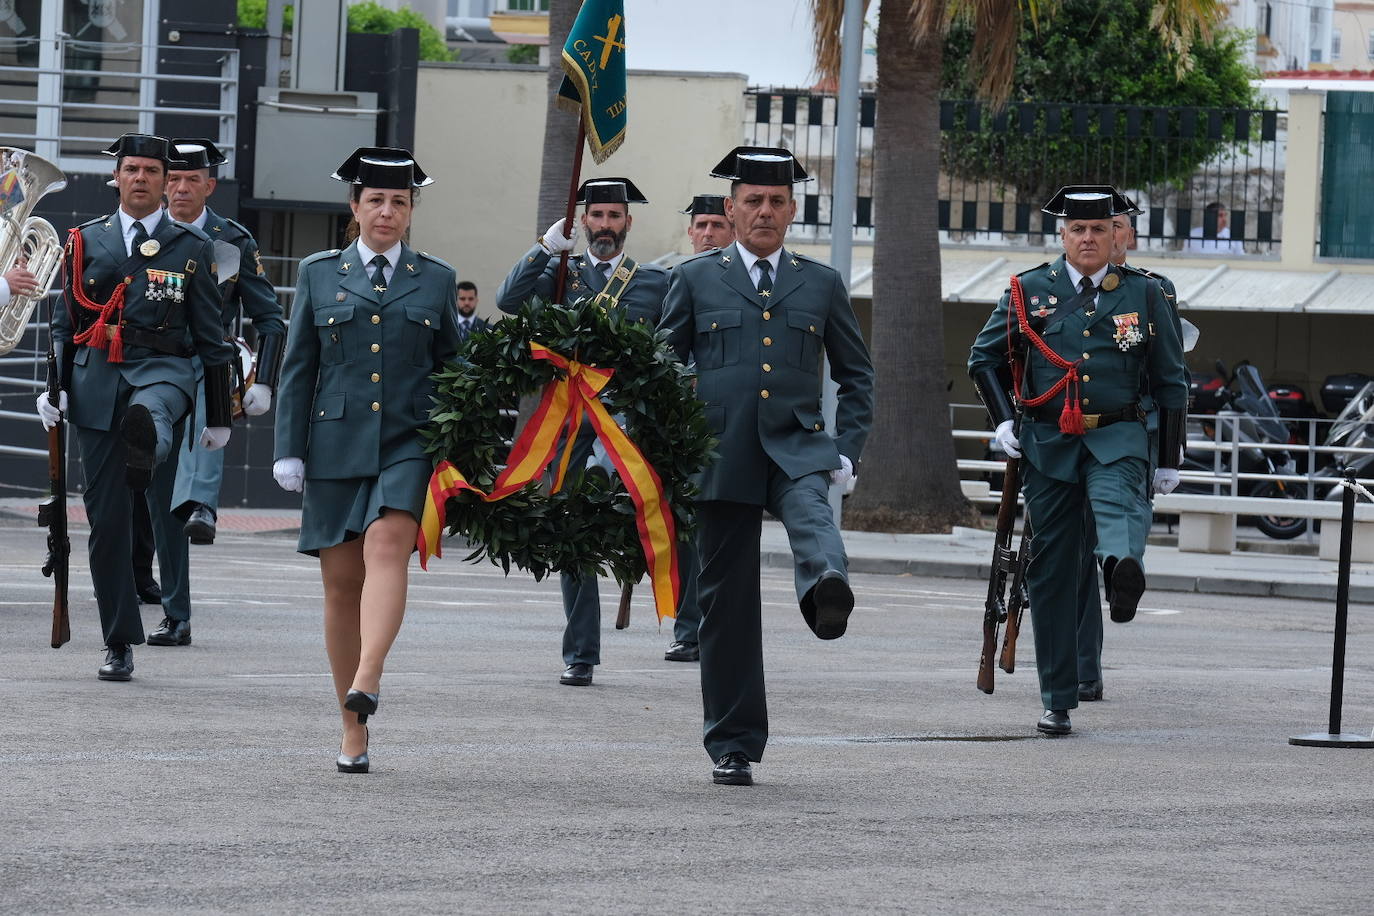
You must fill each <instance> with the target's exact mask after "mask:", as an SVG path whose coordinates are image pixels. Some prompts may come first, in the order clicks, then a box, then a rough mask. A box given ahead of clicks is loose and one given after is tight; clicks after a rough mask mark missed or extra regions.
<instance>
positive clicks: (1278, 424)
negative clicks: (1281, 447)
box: [1235, 365, 1288, 442]
mask: <svg viewBox="0 0 1374 916" xmlns="http://www.w3.org/2000/svg"><path fill="white" fill-rule="evenodd" d="M1236 387H1237V388H1239V389H1240V390H1239V392H1238V393H1237V394H1236V397H1235V403H1236V406H1237V407H1239V408H1240V409H1241V410H1243V411H1245V412H1246V413H1248V414H1249V415H1250V416H1251V417H1253V418H1254V420H1255V428H1256V430H1257V431H1258V432H1259V434H1260V436H1261V437H1262V438H1263V439H1264V440H1265V441H1267V442H1287V441H1288V427H1287V426H1285V425H1284V422H1283V420H1282V418H1280V417H1279V410H1278V408H1277V407H1275V406H1274V402H1273V401H1271V400H1270V399H1269V391H1268V389H1266V388H1265V387H1264V378H1263V377H1261V376H1260V373H1259V370H1258V369H1256V368H1255V367H1254V366H1250V365H1245V366H1238V367H1237V368H1236Z"/></svg>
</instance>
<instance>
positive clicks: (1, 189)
mask: <svg viewBox="0 0 1374 916" xmlns="http://www.w3.org/2000/svg"><path fill="white" fill-rule="evenodd" d="M66 186H67V176H65V175H63V174H62V171H61V169H59V168H58V167H57V166H55V165H53V164H52V163H51V162H49V161H48V160H46V159H44V158H43V157H41V156H36V155H34V154H33V153H30V152H28V151H27V150H22V149H15V148H13V147H9V146H0V274H5V273H8V272H9V271H10V270H11V269H12V268H14V267H15V266H16V265H17V264H18V263H19V262H20V261H21V260H22V261H25V262H26V266H27V268H28V270H29V272H30V273H32V274H33V275H34V276H35V277H37V278H38V289H36V290H35V291H34V292H33V293H32V294H30V295H27V296H20V295H14V296H11V297H10V301H9V302H0V356H3V355H4V354H6V353H8V352H10V351H11V350H13V349H14V348H15V347H16V346H18V344H19V341H20V340H21V339H23V337H24V330H25V328H27V327H28V324H29V317H30V316H31V315H32V314H33V310H34V307H35V306H36V305H38V300H39V299H41V298H43V297H44V296H46V295H47V294H48V287H49V286H50V285H52V279H53V276H54V275H55V274H56V273H57V266H58V265H59V264H61V263H62V239H61V238H60V237H59V236H58V234H57V230H56V229H54V228H53V227H52V223H50V222H48V221H47V220H45V219H40V218H39V217H36V216H30V214H31V213H33V211H34V209H35V208H36V207H37V206H38V201H39V200H41V199H42V198H43V196H44V195H46V194H51V193H52V192H53V191H60V190H62V189H63V188H65V187H66Z"/></svg>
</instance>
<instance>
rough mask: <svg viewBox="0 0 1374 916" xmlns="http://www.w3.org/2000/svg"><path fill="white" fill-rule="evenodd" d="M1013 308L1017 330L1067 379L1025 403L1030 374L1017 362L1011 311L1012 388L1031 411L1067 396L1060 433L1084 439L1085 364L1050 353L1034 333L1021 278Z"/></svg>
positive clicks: (1013, 282)
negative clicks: (1024, 382) (1025, 378)
mask: <svg viewBox="0 0 1374 916" xmlns="http://www.w3.org/2000/svg"><path fill="white" fill-rule="evenodd" d="M1011 304H1012V308H1013V309H1014V310H1015V312H1016V322H1017V326H1018V327H1019V328H1020V329H1021V333H1022V334H1024V335H1025V336H1026V339H1028V340H1029V341H1030V342H1031V343H1033V344H1034V345H1035V349H1037V350H1039V351H1040V355H1041V356H1043V357H1045V359H1046V360H1047V361H1048V362H1049V363H1050V365H1052V366H1055V367H1057V368H1059V369H1063V370H1064V375H1063V376H1062V377H1061V378H1060V379H1059V381H1057V382H1055V383H1054V386H1053V387H1052V388H1050V390H1049V391H1046V392H1045V393H1044V394H1040V395H1036V396H1035V397H1033V398H1026V399H1023V398H1022V397H1021V377H1022V375H1024V373H1025V371H1026V367H1025V366H1023V365H1021V363H1020V361H1019V360H1018V359H1017V358H1016V347H1015V346H1014V340H1013V336H1014V335H1013V334H1012V326H1011V314H1012V309H1008V310H1007V357H1008V359H1009V360H1010V361H1011V379H1012V386H1013V388H1014V389H1015V392H1016V399H1017V400H1018V401H1020V402H1021V403H1022V404H1025V405H1026V406H1027V407H1039V406H1040V405H1041V404H1044V403H1045V402H1046V401H1048V400H1049V399H1050V398H1052V397H1054V396H1055V395H1056V394H1058V393H1059V392H1061V391H1062V392H1064V410H1063V411H1062V412H1061V413H1060V414H1059V431H1060V432H1061V433H1066V434H1067V435H1070V436H1081V435H1083V433H1084V432H1086V430H1085V429H1084V428H1083V405H1082V403H1081V402H1080V400H1079V399H1080V397H1081V395H1082V390H1081V386H1080V384H1079V381H1078V366H1079V364H1080V363H1081V362H1082V360H1078V359H1076V360H1074V361H1073V362H1069V361H1068V360H1066V359H1065V358H1064V357H1062V356H1060V355H1059V354H1058V353H1056V352H1054V351H1053V350H1051V349H1050V345H1049V344H1047V343H1045V340H1044V338H1042V337H1041V336H1040V335H1039V334H1037V333H1035V331H1034V330H1032V329H1031V326H1030V321H1028V320H1027V319H1026V297H1025V294H1024V293H1023V292H1022V290H1021V278H1020V277H1012V278H1011Z"/></svg>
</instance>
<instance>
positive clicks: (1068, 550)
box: [969, 185, 1188, 735]
mask: <svg viewBox="0 0 1374 916" xmlns="http://www.w3.org/2000/svg"><path fill="white" fill-rule="evenodd" d="M1133 206H1134V205H1133V204H1131V202H1130V201H1128V200H1126V199H1125V198H1124V197H1123V196H1122V195H1120V194H1119V193H1117V192H1116V191H1115V190H1113V189H1112V188H1109V187H1108V188H1104V187H1101V186H1088V185H1076V186H1069V187H1066V188H1063V189H1061V190H1060V192H1059V193H1058V194H1056V195H1055V196H1054V199H1053V200H1051V201H1050V202H1049V203H1048V204H1046V205H1045V208H1044V211H1045V212H1046V213H1049V214H1050V215H1052V216H1057V217H1059V218H1061V219H1062V220H1063V221H1064V222H1063V223H1062V224H1061V229H1060V235H1061V238H1062V240H1063V243H1064V255H1063V256H1061V257H1060V258H1058V259H1057V260H1056V261H1054V262H1053V263H1052V264H1042V265H1041V266H1040V267H1037V268H1034V269H1033V270H1029V271H1026V272H1025V273H1023V274H1021V275H1020V276H1019V277H1018V278H1017V286H1018V287H1019V288H1020V290H1021V298H1020V301H1019V304H1018V303H1014V302H1013V296H1012V291H1010V290H1009V291H1008V293H1007V294H1006V295H1004V296H1003V297H1002V299H1001V301H1000V302H999V303H998V305H997V308H996V309H995V310H994V311H993V313H992V316H991V317H990V318H989V319H988V322H987V324H986V325H985V326H984V328H983V330H982V331H981V332H980V333H979V335H978V337H977V339H976V340H975V341H974V344H973V349H972V352H971V353H970V356H969V375H970V376H971V377H972V378H973V382H974V385H975V387H976V388H977V389H978V393H979V396H980V397H981V398H982V399H983V403H984V405H985V406H986V407H987V409H988V413H989V415H990V416H991V418H992V421H993V424H994V426H995V428H996V433H995V436H996V439H997V443H998V445H999V446H1000V447H1001V448H1002V450H1003V451H1005V452H1006V453H1007V454H1008V455H1011V456H1013V457H1020V456H1021V454H1022V450H1023V449H1024V452H1025V460H1023V461H1022V462H1021V467H1022V480H1023V486H1024V492H1025V496H1026V509H1027V513H1028V514H1029V516H1030V519H1031V523H1032V529H1033V532H1034V533H1033V536H1032V539H1031V557H1032V559H1031V563H1030V567H1029V570H1028V572H1027V576H1026V579H1027V587H1028V589H1029V591H1030V605H1031V617H1032V620H1033V623H1034V629H1035V656H1036V667H1037V669H1038V671H1039V678H1040V694H1041V700H1042V703H1043V709H1044V710H1045V712H1044V715H1043V716H1042V717H1041V718H1040V721H1039V722H1038V723H1037V726H1036V727H1037V728H1038V729H1039V730H1040V731H1041V732H1043V733H1045V734H1048V735H1065V734H1068V733H1069V732H1070V731H1071V729H1072V726H1071V723H1070V720H1069V710H1070V709H1072V708H1075V707H1077V705H1078V702H1079V691H1080V686H1081V674H1080V669H1079V663H1080V653H1079V645H1078V640H1079V630H1078V628H1079V623H1080V618H1081V617H1082V616H1083V610H1084V606H1085V597H1084V595H1083V582H1084V574H1083V568H1082V567H1083V565H1084V563H1085V562H1086V557H1085V551H1086V549H1087V547H1086V542H1087V541H1088V539H1089V538H1090V536H1091V535H1090V531H1091V532H1095V535H1096V540H1097V543H1096V546H1095V549H1094V555H1095V557H1096V562H1097V563H1100V565H1101V568H1102V577H1103V579H1104V581H1105V583H1106V588H1107V596H1108V599H1109V602H1110V606H1111V615H1112V620H1114V621H1116V622H1118V623H1126V622H1128V621H1130V620H1131V619H1133V618H1134V617H1135V612H1136V607H1137V605H1138V604H1139V602H1140V597H1141V595H1142V594H1144V592H1145V572H1144V566H1143V563H1142V561H1143V557H1144V552H1145V536H1146V534H1147V533H1148V532H1149V526H1150V509H1149V500H1148V492H1149V488H1150V487H1151V486H1153V488H1154V490H1155V492H1165V493H1167V492H1169V491H1170V490H1172V489H1173V488H1174V487H1175V486H1177V485H1178V465H1179V446H1180V443H1181V442H1182V436H1183V418H1184V409H1185V405H1186V404H1187V399H1188V385H1187V381H1186V370H1185V369H1184V366H1183V349H1182V344H1181V342H1180V340H1179V334H1178V329H1177V326H1176V324H1175V322H1174V320H1173V312H1172V309H1171V308H1170V306H1169V305H1168V303H1167V301H1166V300H1165V298H1164V294H1163V290H1162V289H1161V288H1160V284H1159V282H1158V281H1156V280H1153V279H1151V278H1149V277H1147V276H1145V275H1144V274H1142V273H1140V272H1139V271H1137V270H1134V269H1132V268H1129V267H1119V266H1117V265H1114V264H1112V263H1111V253H1112V217H1113V216H1115V215H1118V214H1126V213H1129V212H1130V211H1131V210H1132V209H1133ZM1009 329H1010V333H1011V335H1012V336H1013V338H1014V340H1015V343H1014V344H1013V347H1012V348H1010V349H1009V346H1008V335H1009ZM1012 360H1015V361H1016V365H1015V366H1013V365H1012ZM1009 370H1010V372H1011V374H1012V376H1013V378H1015V382H1014V394H1013V393H1010V392H1008V391H1007V388H1006V386H1005V384H1004V382H1003V381H1002V379H1003V378H1004V377H1005V375H1006V373H1007V372H1008V371H1009ZM1018 376H1019V377H1018ZM1142 392H1144V393H1145V394H1146V395H1148V397H1149V398H1150V399H1151V400H1152V401H1153V403H1154V404H1157V405H1158V407H1159V411H1160V436H1159V448H1158V456H1159V465H1158V468H1157V469H1156V470H1155V471H1154V472H1153V474H1151V471H1150V461H1149V457H1148V452H1149V438H1148V435H1147V433H1146V429H1145V407H1144V405H1143V404H1142ZM1012 397H1016V398H1018V399H1019V401H1020V404H1021V406H1022V407H1023V414H1022V422H1021V425H1020V428H1019V430H1018V428H1017V425H1016V420H1015V416H1014V411H1013V408H1012ZM1151 478H1152V480H1151ZM1088 513H1091V515H1090V516H1089V514H1088Z"/></svg>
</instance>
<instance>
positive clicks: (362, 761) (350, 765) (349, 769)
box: [336, 726, 372, 773]
mask: <svg viewBox="0 0 1374 916" xmlns="http://www.w3.org/2000/svg"><path fill="white" fill-rule="evenodd" d="M364 728H366V726H364ZM371 741H372V733H371V732H368V733H367V742H368V743H369V744H370V743H371ZM336 763H337V766H338V767H339V772H340V773H366V772H367V771H368V768H369V767H370V766H371V765H372V761H371V760H369V759H368V757H367V744H364V745H363V752H362V753H361V754H359V755H358V756H357V757H350V756H348V755H347V754H345V753H344V752H343V751H342V750H340V751H339V759H338V761H336Z"/></svg>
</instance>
